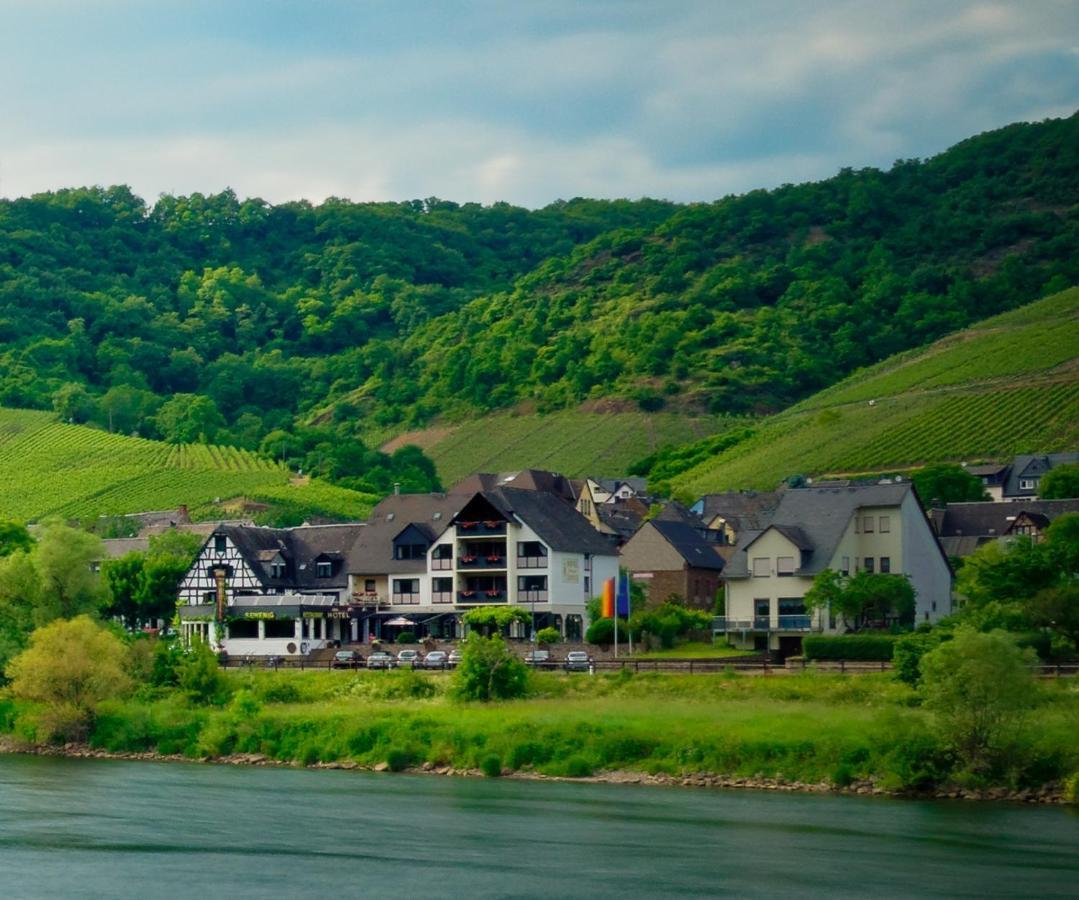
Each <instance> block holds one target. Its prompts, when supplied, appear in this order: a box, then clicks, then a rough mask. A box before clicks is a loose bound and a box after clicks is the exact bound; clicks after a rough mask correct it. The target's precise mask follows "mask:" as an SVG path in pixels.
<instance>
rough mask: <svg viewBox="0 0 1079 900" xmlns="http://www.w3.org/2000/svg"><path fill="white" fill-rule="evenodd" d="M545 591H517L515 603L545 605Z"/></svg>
mask: <svg viewBox="0 0 1079 900" xmlns="http://www.w3.org/2000/svg"><path fill="white" fill-rule="evenodd" d="M547 599H548V597H547V592H546V591H520V590H519V591H517V602H518V603H523V604H525V605H529V604H532V603H546V602H547Z"/></svg>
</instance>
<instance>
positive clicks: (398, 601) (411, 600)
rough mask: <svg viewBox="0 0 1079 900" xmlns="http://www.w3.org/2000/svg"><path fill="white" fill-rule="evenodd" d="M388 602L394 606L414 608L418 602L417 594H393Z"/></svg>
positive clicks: (418, 596)
mask: <svg viewBox="0 0 1079 900" xmlns="http://www.w3.org/2000/svg"><path fill="white" fill-rule="evenodd" d="M390 602H391V603H392V604H393V605H394V606H415V605H416V604H417V603H419V602H420V595H419V594H393V595H392V596H391V598H390Z"/></svg>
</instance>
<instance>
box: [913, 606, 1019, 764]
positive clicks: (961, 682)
mask: <svg viewBox="0 0 1079 900" xmlns="http://www.w3.org/2000/svg"><path fill="white" fill-rule="evenodd" d="M1033 662H1034V652H1033V651H1032V650H1029V649H1028V650H1025V651H1024V650H1020V649H1019V647H1018V646H1017V645H1016V643H1015V639H1014V638H1013V637H1012V636H1010V635H1008V634H1007V633H1005V632H1003V631H994V632H990V633H984V632H978V631H975V630H974V629H972V628H958V629H956V632H955V635H954V637H953V638H952V640H950V641H945V642H944V643H942V644H941V645H940V646H939V647H937V648H936V649H935V650H931V651H930V652H928V653H926V654H925V655H924V656H923V657H922V661H921V667H920V668H921V676H922V685H921V691H922V695H923V697H924V698H925V706H926V708H927V709H929V710H932V711H933V712H934V713H935V714H936V718H937V724H938V727H939V728H940V730H941V732H942V733H943V735H944V737H945V738H946V739H947V740H948V741H949V742H950V743H951V744H952V746H953V747H954V748H955V749H956V751H957V752H958V753H959V754H960V755H961V757H962V758H963V759H964V760H965V761H966V762H967V763H968V764H969V765H970V766H971V768H972V769H974V770H975V771H977V770H980V769H985V768H986V767H988V766H990V765H991V764H992V763H993V762H994V761H995V760H996V759H997V758H998V756H999V754H1000V753H1001V752H1002V751H1003V750H1004V749H1005V745H1006V743H1007V737H1008V735H1009V734H1010V732H1011V731H1012V729H1013V728H1014V727H1015V726H1016V725H1017V723H1018V721H1019V719H1020V717H1021V716H1022V714H1023V712H1024V711H1025V710H1026V709H1028V708H1029V707H1030V706H1031V704H1032V702H1033V701H1032V697H1033V695H1034V691H1033V679H1032V678H1031V675H1030V671H1029V668H1028V667H1029V666H1030V665H1031V664H1032V663H1033Z"/></svg>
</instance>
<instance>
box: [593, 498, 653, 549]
mask: <svg viewBox="0 0 1079 900" xmlns="http://www.w3.org/2000/svg"><path fill="white" fill-rule="evenodd" d="M596 515H597V516H599V520H600V522H602V523H603V524H604V525H605V526H606V527H607V528H609V529H611V531H612V532H614V534H616V535H617V536H618V537H619V538H620V539H621V540H628V539H629V538H631V537H633V535H634V534H636V533H637V529H638V528H640V527H641V523H642V522H643V521H644V513H642V512H641V511H640V509H639V508H638V507H637V506H636V504H634V505H630V504H627V503H601V504H599V505H598V506H597V507H596Z"/></svg>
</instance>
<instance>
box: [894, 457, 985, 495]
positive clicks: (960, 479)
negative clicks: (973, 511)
mask: <svg viewBox="0 0 1079 900" xmlns="http://www.w3.org/2000/svg"><path fill="white" fill-rule="evenodd" d="M911 481H913V482H914V487H915V489H916V490H917V491H918V496H919V497H921V498H922V502H923V503H925V504H936V503H964V502H968V501H973V500H986V499H988V496H987V495H986V493H985V487H984V486H983V485H982V483H981V481H980V480H979V479H978V478H977V476H975V475H971V474H970V472H968V471H967V470H966V469H964V468H963V467H962V466H957V465H955V464H953V463H941V464H939V465H934V466H926V467H925V468H924V469H919V470H918V471H917V472H915V473H914V475H913V476H912V478H911Z"/></svg>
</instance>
